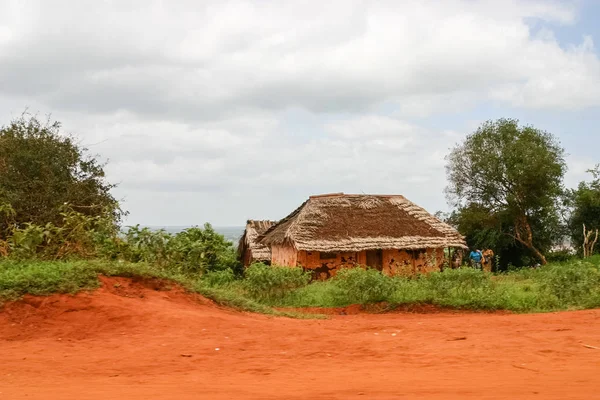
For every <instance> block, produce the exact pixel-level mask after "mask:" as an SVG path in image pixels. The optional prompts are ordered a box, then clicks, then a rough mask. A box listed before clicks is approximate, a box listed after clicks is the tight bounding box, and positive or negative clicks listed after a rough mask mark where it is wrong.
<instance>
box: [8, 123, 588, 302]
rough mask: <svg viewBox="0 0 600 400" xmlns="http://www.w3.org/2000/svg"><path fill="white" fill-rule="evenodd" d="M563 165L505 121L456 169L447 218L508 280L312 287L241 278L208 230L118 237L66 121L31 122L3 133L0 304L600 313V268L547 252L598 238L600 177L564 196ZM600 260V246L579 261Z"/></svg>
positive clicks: (449, 275) (278, 274) (132, 231)
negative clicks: (134, 292)
mask: <svg viewBox="0 0 600 400" xmlns="http://www.w3.org/2000/svg"><path fill="white" fill-rule="evenodd" d="M564 154H565V152H564V149H562V147H561V146H560V144H559V143H558V141H557V140H556V138H555V137H554V136H552V135H551V134H549V133H546V132H543V131H540V130H537V129H535V128H533V127H522V126H520V125H519V124H518V121H515V120H509V119H501V120H498V121H490V122H486V123H484V124H483V125H482V126H480V128H479V129H478V130H477V131H475V132H474V133H472V134H471V135H469V136H467V138H466V140H465V141H464V142H463V143H461V144H459V145H457V146H456V147H455V148H454V149H453V150H452V152H451V153H450V155H449V157H448V166H447V169H448V178H449V182H450V185H449V187H448V188H447V194H448V197H449V200H450V204H451V205H453V206H454V212H453V213H452V214H451V215H449V216H447V217H446V218H445V219H446V220H447V221H448V222H450V223H451V224H452V225H454V226H456V227H457V228H458V230H459V231H460V232H461V233H462V234H463V235H465V236H466V239H467V242H468V244H469V245H470V246H472V247H480V248H481V247H483V248H493V249H495V250H496V253H497V254H498V255H499V258H498V259H497V260H496V264H497V266H500V269H507V270H509V271H511V272H504V273H500V274H497V275H492V274H486V273H483V272H480V271H476V270H473V269H470V268H463V269H458V270H447V271H445V272H441V273H433V274H430V275H427V276H417V277H412V278H400V277H397V278H390V277H386V276H383V275H382V274H381V273H379V272H377V271H373V270H363V269H351V270H344V271H341V272H340V273H339V274H338V275H337V276H336V277H335V278H333V279H331V280H329V281H327V282H313V283H311V282H310V276H309V274H308V273H307V272H304V271H303V270H301V269H299V268H278V267H267V266H264V265H254V266H251V267H250V268H248V269H246V270H243V269H242V268H241V266H240V263H239V261H238V260H237V259H236V254H235V251H234V249H233V245H232V243H230V242H228V241H226V240H225V238H224V237H223V236H222V235H219V234H217V233H216V232H215V231H214V230H213V229H212V227H211V226H210V225H209V224H206V225H205V226H204V227H202V228H200V227H194V228H190V229H187V230H185V231H184V232H181V233H178V234H176V235H171V234H168V233H166V232H164V231H151V230H149V229H140V228H139V226H135V227H130V228H129V229H127V230H123V229H122V227H121V221H122V217H123V216H125V215H126V212H124V211H123V210H122V209H121V208H120V204H119V202H118V201H117V200H116V199H115V198H113V197H112V195H111V189H112V188H114V187H115V186H114V185H113V184H111V183H109V182H108V181H107V180H106V178H105V174H104V170H103V167H104V165H105V164H104V163H102V162H99V161H98V160H97V158H96V157H94V156H91V155H89V154H88V153H87V150H86V149H84V148H82V147H80V146H79V145H78V144H77V140H76V139H75V138H73V137H70V136H66V135H64V134H63V133H61V132H60V124H59V123H50V121H47V122H45V123H44V122H41V121H39V120H38V119H37V118H36V117H35V116H33V117H29V116H27V115H26V114H24V115H23V116H22V117H21V118H19V119H17V120H15V121H13V122H12V123H10V124H9V125H7V126H4V127H2V128H0V300H7V299H15V298H19V297H20V296H22V295H24V294H26V293H30V294H37V295H44V294H50V293H56V292H59V293H73V292H77V291H79V290H82V289H92V288H95V287H97V286H98V285H99V281H98V274H105V275H113V276H114V275H119V276H143V277H156V278H165V279H171V280H173V281H175V282H178V283H180V284H182V285H183V286H184V287H186V288H187V289H188V290H192V291H196V292H199V293H202V294H204V295H206V296H207V297H210V298H212V299H214V300H216V301H218V302H220V303H223V304H227V305H229V306H233V307H236V308H240V309H245V310H251V311H257V312H263V313H273V314H278V313H279V314H281V313H280V312H278V311H275V308H279V307H337V306H346V305H350V304H369V303H376V302H387V303H388V304H390V305H391V306H393V305H399V304H416V303H428V304H434V305H439V306H444V307H455V308H464V309H484V310H499V309H504V310H512V311H517V312H531V311H554V310H566V309H579V308H590V307H600V272H599V268H600V267H599V266H600V256H596V257H591V258H586V259H584V260H583V261H581V260H577V259H575V258H574V254H572V253H569V252H553V251H552V248H553V245H555V244H557V243H560V241H561V240H562V239H564V238H565V237H570V238H571V240H572V242H573V243H574V244H575V245H577V248H581V245H582V243H583V242H584V237H583V234H582V233H583V230H582V229H581V228H582V225H584V224H585V225H587V229H588V230H590V231H592V232H594V231H596V232H597V229H600V166H597V167H596V168H595V169H593V170H591V171H590V172H591V173H592V176H593V179H592V181H590V182H582V183H581V184H580V185H579V187H578V188H577V189H574V190H566V189H565V188H564V187H563V177H564V173H565V170H566V165H565V160H564ZM580 232H581V233H580ZM594 243H595V242H594ZM599 252H600V246H598V247H596V248H595V249H594V246H593V245H592V246H591V247H590V249H589V252H586V254H585V255H584V256H587V255H588V254H597V253H599ZM547 262H548V264H547V265H544V266H543V267H541V268H536V269H530V268H523V269H518V268H520V267H525V266H530V265H533V264H535V263H541V264H546V263H547ZM514 268H517V269H516V270H515V269H514ZM274 307H275V308H274Z"/></svg>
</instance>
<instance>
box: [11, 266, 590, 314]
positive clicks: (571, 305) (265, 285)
mask: <svg viewBox="0 0 600 400" xmlns="http://www.w3.org/2000/svg"><path fill="white" fill-rule="evenodd" d="M98 274H103V275H107V276H124V277H133V276H140V277H147V278H161V279H169V280H172V281H174V282H176V283H178V284H180V285H182V286H183V287H185V288H186V289H187V290H189V291H192V292H197V293H200V294H202V295H204V296H206V297H208V298H210V299H213V300H214V301H216V302H217V303H219V304H223V305H226V306H228V307H232V308H235V309H238V310H244V311H251V312H258V313H263V314H270V315H276V316H290V317H304V318H306V317H307V316H306V315H304V314H298V313H294V312H287V311H286V312H283V311H278V310H277V309H276V308H286V307H343V306H347V305H350V304H357V303H358V304H369V303H375V302H380V301H385V302H387V303H389V304H390V305H391V306H394V305H410V304H433V305H438V306H442V307H451V308H457V309H468V310H510V311H514V312H547V311H559V310H575V309H585V308H595V307H600V256H598V257H592V258H590V259H587V260H585V261H582V260H572V261H569V262H563V263H556V264H550V265H548V266H545V267H542V268H538V269H526V270H518V271H513V272H509V273H503V274H496V275H492V274H487V273H483V272H480V271H476V270H473V269H470V268H465V269H459V270H448V271H444V272H440V273H433V274H429V275H425V276H420V277H415V278H389V277H386V276H383V275H381V274H380V273H378V272H376V271H372V270H371V271H364V270H361V269H355V270H348V271H344V272H343V273H341V274H339V275H338V276H336V277H335V278H334V279H330V280H328V281H326V282H313V283H308V281H307V280H306V277H305V276H304V275H303V274H302V273H301V271H295V270H293V269H292V270H291V271H290V269H285V268H284V269H278V268H273V269H272V270H268V271H267V270H264V267H259V268H258V269H256V270H251V271H250V273H249V274H248V276H249V278H247V279H239V278H236V277H235V276H234V275H233V273H232V272H231V271H227V270H226V271H219V272H213V273H209V274H205V275H204V276H203V277H200V276H198V275H184V274H181V273H177V272H172V271H169V270H165V269H161V268H157V267H154V266H152V265H150V264H146V263H126V262H112V261H100V260H96V261H75V262H38V261H27V262H25V261H22V262H14V261H6V260H4V261H0V301H2V300H5V301H6V300H14V299H17V298H19V297H21V296H23V295H24V294H27V293H29V294H34V295H47V294H51V293H75V292H77V291H80V290H88V289H94V288H97V287H98V286H99V280H98ZM262 289H264V290H266V291H267V293H266V294H265V293H264V292H261V290H262ZM309 317H310V316H309ZM313 317H314V316H313Z"/></svg>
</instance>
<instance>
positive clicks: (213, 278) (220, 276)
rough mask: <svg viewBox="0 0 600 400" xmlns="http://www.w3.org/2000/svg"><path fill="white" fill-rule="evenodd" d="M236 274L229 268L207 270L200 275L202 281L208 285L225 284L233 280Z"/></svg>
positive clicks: (217, 285)
mask: <svg viewBox="0 0 600 400" xmlns="http://www.w3.org/2000/svg"><path fill="white" fill-rule="evenodd" d="M235 280H236V276H235V274H234V273H233V271H232V270H231V269H229V268H228V269H225V270H223V271H212V272H207V273H206V274H204V275H203V276H202V281H203V282H204V283H205V284H206V285H207V286H209V287H219V286H227V285H229V284H230V283H232V282H235Z"/></svg>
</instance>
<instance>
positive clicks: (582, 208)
mask: <svg viewBox="0 0 600 400" xmlns="http://www.w3.org/2000/svg"><path fill="white" fill-rule="evenodd" d="M588 172H589V173H591V174H592V180H591V181H590V182H581V183H580V184H579V186H578V188H577V189H575V190H571V191H570V193H569V206H570V207H571V215H570V217H569V230H570V234H571V239H572V241H573V244H574V245H575V246H577V248H578V249H580V250H581V248H582V246H583V225H584V224H585V225H586V227H587V229H589V230H591V231H595V230H596V229H600V165H596V167H595V168H594V169H591V170H589V171H588Z"/></svg>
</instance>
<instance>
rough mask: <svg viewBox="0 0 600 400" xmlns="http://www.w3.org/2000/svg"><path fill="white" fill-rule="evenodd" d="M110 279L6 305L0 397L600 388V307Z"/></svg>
mask: <svg viewBox="0 0 600 400" xmlns="http://www.w3.org/2000/svg"><path fill="white" fill-rule="evenodd" d="M103 281H104V283H105V284H104V286H103V288H101V289H99V290H97V291H95V292H94V293H82V294H78V295H76V296H51V297H46V298H33V297H29V298H27V299H25V300H24V301H22V302H17V303H12V304H7V305H5V307H4V308H3V309H2V310H0V399H11V400H12V399H44V400H52V399H61V400H64V399H414V398H419V399H492V398H493V399H496V398H497V399H530V398H531V399H544V400H546V399H598V398H600V349H597V348H591V347H586V346H593V347H598V348H600V310H591V311H580V312H566V313H553V314H539V315H507V314H505V315H501V314H475V313H472V314H458V313H438V314H410V313H395V314H378V315H366V314H359V315H346V316H334V317H332V318H331V319H328V320H294V319H287V318H271V317H266V316H262V315H254V314H246V313H239V312H235V311H230V310H226V309H223V308H220V307H217V306H215V305H213V304H212V303H211V302H209V301H207V300H203V299H202V298H200V297H195V296H191V295H188V294H185V293H183V292H182V291H181V290H180V289H177V288H175V289H173V290H170V291H164V290H152V288H149V287H148V284H142V283H132V282H131V281H129V280H127V279H105V278H103Z"/></svg>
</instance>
